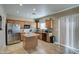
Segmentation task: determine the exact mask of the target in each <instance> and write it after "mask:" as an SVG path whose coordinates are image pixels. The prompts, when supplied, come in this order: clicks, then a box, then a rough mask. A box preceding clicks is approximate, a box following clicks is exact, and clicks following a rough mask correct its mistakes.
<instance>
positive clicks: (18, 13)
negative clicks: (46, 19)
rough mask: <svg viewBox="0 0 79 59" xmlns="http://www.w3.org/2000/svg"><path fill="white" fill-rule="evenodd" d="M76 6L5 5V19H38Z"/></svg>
mask: <svg viewBox="0 0 79 59" xmlns="http://www.w3.org/2000/svg"><path fill="white" fill-rule="evenodd" d="M73 6H76V4H23V5H22V6H20V5H19V4H5V5H3V7H4V9H5V12H6V14H7V17H20V18H27V19H29V18H40V17H43V16H47V15H51V14H54V13H56V12H58V11H61V10H64V9H67V8H70V7H73Z"/></svg>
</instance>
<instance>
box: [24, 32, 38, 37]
mask: <svg viewBox="0 0 79 59" xmlns="http://www.w3.org/2000/svg"><path fill="white" fill-rule="evenodd" d="M38 35H39V34H36V33H26V34H24V36H25V37H32V36H38Z"/></svg>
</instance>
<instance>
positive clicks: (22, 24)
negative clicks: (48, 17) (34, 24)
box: [20, 21, 25, 29]
mask: <svg viewBox="0 0 79 59" xmlns="http://www.w3.org/2000/svg"><path fill="white" fill-rule="evenodd" d="M24 24H25V22H23V21H21V22H20V27H21V29H23V28H24Z"/></svg>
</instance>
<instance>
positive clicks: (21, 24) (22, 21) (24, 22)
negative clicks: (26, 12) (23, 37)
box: [7, 19, 32, 29]
mask: <svg viewBox="0 0 79 59" xmlns="http://www.w3.org/2000/svg"><path fill="white" fill-rule="evenodd" d="M7 23H13V24H19V25H20V28H21V29H23V28H24V25H31V24H32V22H31V21H24V20H12V19H7Z"/></svg>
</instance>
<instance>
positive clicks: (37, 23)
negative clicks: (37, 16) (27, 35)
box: [35, 20, 39, 29]
mask: <svg viewBox="0 0 79 59" xmlns="http://www.w3.org/2000/svg"><path fill="white" fill-rule="evenodd" d="M35 23H36V29H38V28H39V21H38V20H36V21H35Z"/></svg>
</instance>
